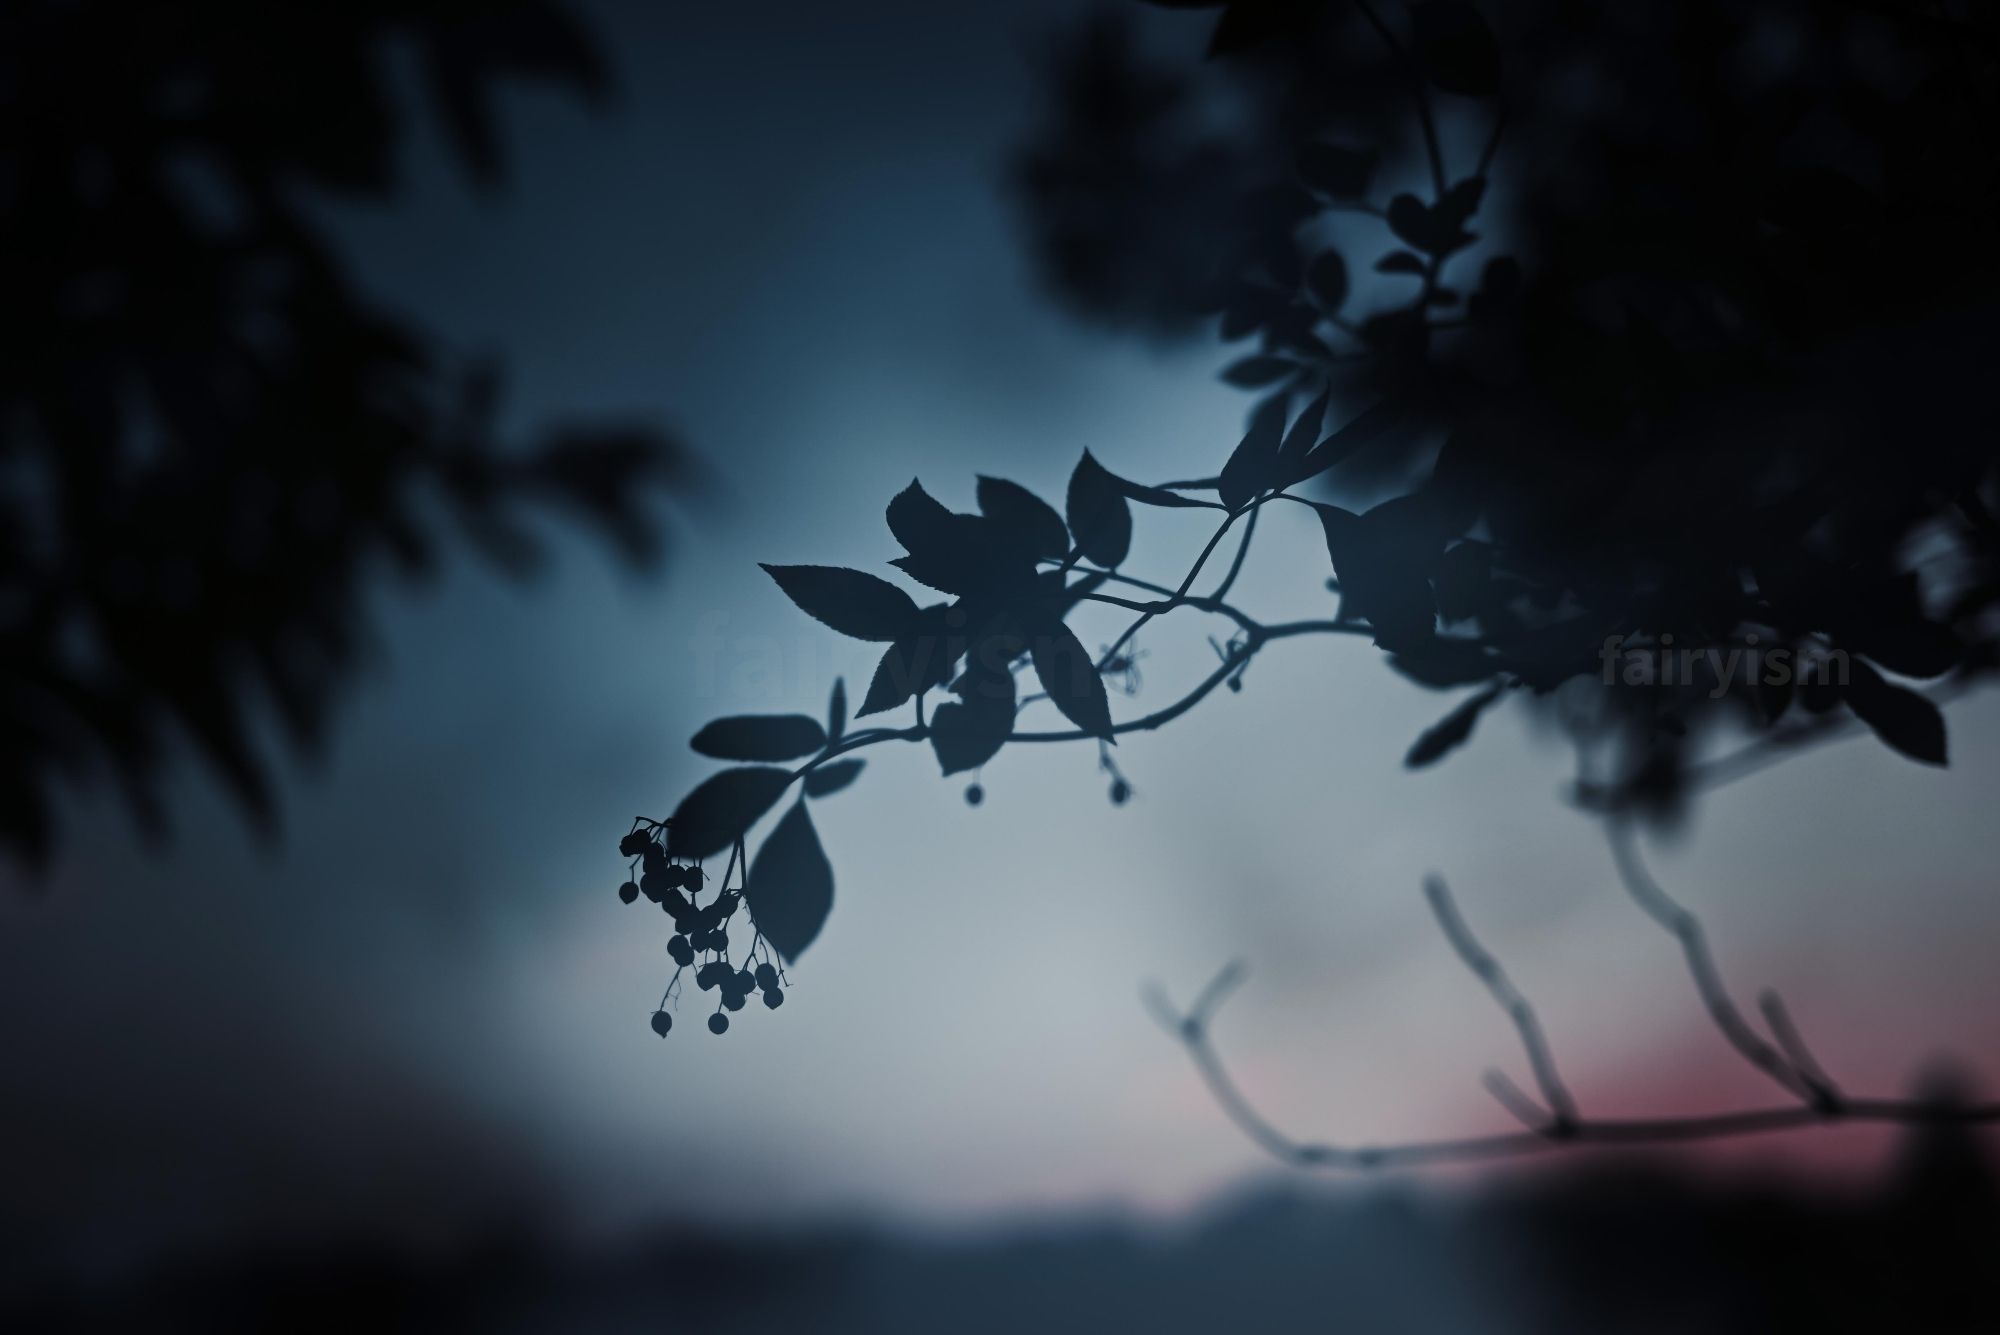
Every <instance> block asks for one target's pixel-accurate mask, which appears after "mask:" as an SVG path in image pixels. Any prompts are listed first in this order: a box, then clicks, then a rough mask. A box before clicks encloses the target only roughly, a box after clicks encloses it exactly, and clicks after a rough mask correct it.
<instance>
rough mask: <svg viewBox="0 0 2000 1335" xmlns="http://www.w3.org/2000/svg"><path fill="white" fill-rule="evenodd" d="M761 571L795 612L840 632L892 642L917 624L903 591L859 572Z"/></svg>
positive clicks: (786, 568)
mask: <svg viewBox="0 0 2000 1335" xmlns="http://www.w3.org/2000/svg"><path fill="white" fill-rule="evenodd" d="M764 573H765V574H767V575H769V576H770V577H771V578H772V579H774V580H776V581H777V582H778V587H779V588H781V589H783V590H784V591H785V596H786V597H787V598H790V599H791V600H792V601H793V602H794V603H797V604H798V606H799V610H800V611H802V612H804V613H805V614H806V615H807V616H809V617H812V618H813V619H814V620H815V621H818V622H820V623H821V624H822V625H825V626H828V627H830V628H831V629H833V630H837V631H839V632H840V633H841V634H842V635H851V636H853V637H854V638H855V639H857V640H894V639H896V638H897V637H899V636H902V635H907V634H909V633H910V631H911V629H912V628H913V627H914V626H915V625H916V624H917V618H918V612H917V605H916V603H915V602H914V601H913V600H912V599H911V598H910V595H909V594H907V593H904V592H903V591H902V590H901V589H899V588H897V587H896V586H895V585H893V584H891V583H890V582H889V581H888V580H885V579H877V578H876V577H875V576H873V575H867V574H863V573H862V572H861V571H859V570H848V569H846V568H844V567H841V566H774V565H766V566H765V567H764Z"/></svg>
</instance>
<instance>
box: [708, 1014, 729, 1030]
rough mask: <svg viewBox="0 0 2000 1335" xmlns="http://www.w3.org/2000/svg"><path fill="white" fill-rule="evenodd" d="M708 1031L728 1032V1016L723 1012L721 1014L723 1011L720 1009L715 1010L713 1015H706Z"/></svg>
mask: <svg viewBox="0 0 2000 1335" xmlns="http://www.w3.org/2000/svg"><path fill="white" fill-rule="evenodd" d="M708 1032H709V1033H711V1034H726V1033H728V1032H729V1017H728V1016H727V1015H724V1014H723V1013H722V1012H721V1011H717V1012H716V1013H715V1014H713V1015H711V1016H709V1017H708Z"/></svg>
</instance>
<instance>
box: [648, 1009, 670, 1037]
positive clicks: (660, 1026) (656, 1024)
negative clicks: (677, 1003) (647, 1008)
mask: <svg viewBox="0 0 2000 1335" xmlns="http://www.w3.org/2000/svg"><path fill="white" fill-rule="evenodd" d="M673 1027H674V1017H673V1016H671V1015H669V1014H667V1013H666V1012H665V1011H654V1012H653V1032H654V1033H656V1034H658V1035H659V1036H660V1037H661V1038H665V1037H666V1036H667V1031H668V1030H670V1029H672V1028H673Z"/></svg>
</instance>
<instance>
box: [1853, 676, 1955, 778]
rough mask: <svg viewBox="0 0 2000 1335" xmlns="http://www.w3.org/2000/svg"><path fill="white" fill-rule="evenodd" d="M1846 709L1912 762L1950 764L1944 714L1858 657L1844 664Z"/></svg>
mask: <svg viewBox="0 0 2000 1335" xmlns="http://www.w3.org/2000/svg"><path fill="white" fill-rule="evenodd" d="M1847 668H1848V678H1847V706H1848V708H1850V709H1852V710H1853V711H1854V716H1855V717H1856V718H1858V719H1860V720H1861V721H1862V722H1863V723H1866V724H1867V725H1868V726H1869V728H1871V729H1872V730H1873V731H1874V733H1875V735H1876V736H1877V737H1880V738H1881V739H1882V740H1883V741H1885V742H1887V743H1888V744H1889V745H1890V746H1891V747H1893V748H1895V749H1896V750H1898V751H1901V752H1902V753H1903V754H1904V755H1906V756H1908V757H1909V758H1910V759H1912V760H1920V761H1922V762H1923V763H1924V764H1926V765H1944V764H1947V763H1949V761H1948V758H1947V755H1946V751H1945V731H1944V714H1943V713H1942V712H1940V711H1939V709H1938V707H1937V706H1936V705H1934V704H1932V703H1931V702H1930V701H1929V700H1927V699H1925V698H1924V697H1923V696H1921V695H1918V694H1917V693H1916V692H1915V691H1913V690H1910V689H1909V688H1908V687H1905V686H1897V685H1894V684H1892V683H1891V682H1889V681H1887V680H1885V679H1884V678H1883V676H1882V674H1881V673H1879V672H1877V671H1876V670H1875V669H1874V668H1872V667H1870V666H1869V665H1868V664H1867V663H1864V662H1862V661H1861V660H1860V659H1858V658H1854V657H1852V656H1850V657H1849V658H1848V662H1847Z"/></svg>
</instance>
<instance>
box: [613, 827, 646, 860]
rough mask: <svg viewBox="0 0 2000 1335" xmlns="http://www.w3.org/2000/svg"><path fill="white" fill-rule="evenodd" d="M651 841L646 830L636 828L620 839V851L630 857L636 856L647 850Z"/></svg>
mask: <svg viewBox="0 0 2000 1335" xmlns="http://www.w3.org/2000/svg"><path fill="white" fill-rule="evenodd" d="M651 842H653V841H652V840H650V839H648V838H647V837H646V832H645V831H644V830H634V831H632V832H631V833H630V834H628V835H626V836H625V837H624V838H623V839H620V840H619V841H618V851H619V852H620V853H622V854H624V855H625V856H626V857H628V858H636V857H638V856H639V855H640V854H641V853H643V852H645V851H646V845H647V844H650V843H651Z"/></svg>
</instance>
